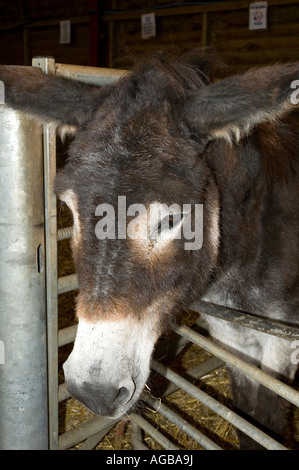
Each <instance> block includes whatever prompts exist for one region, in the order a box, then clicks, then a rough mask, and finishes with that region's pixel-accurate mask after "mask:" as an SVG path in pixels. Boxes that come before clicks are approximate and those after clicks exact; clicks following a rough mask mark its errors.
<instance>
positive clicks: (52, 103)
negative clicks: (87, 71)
mask: <svg viewBox="0 0 299 470" xmlns="http://www.w3.org/2000/svg"><path fill="white" fill-rule="evenodd" d="M0 80H1V81H2V82H3V83H4V89H5V104H6V105H8V106H9V107H11V108H13V109H16V110H20V111H22V112H24V113H26V114H27V115H29V116H31V117H33V118H36V119H38V120H40V121H41V122H43V123H50V124H53V125H54V126H55V127H57V128H59V127H62V126H63V127H64V126H68V127H71V128H72V131H76V129H77V128H78V127H80V126H81V125H82V124H84V123H85V122H86V121H87V120H88V119H90V117H91V116H92V114H93V113H94V112H95V110H96V109H97V108H98V107H99V106H100V105H101V104H102V103H103V101H104V100H105V99H106V98H107V97H108V96H109V94H110V93H111V90H112V89H113V85H106V86H103V87H97V86H93V85H86V84H85V83H81V82H77V81H74V80H69V79H67V78H63V77H55V76H53V75H45V74H44V73H43V72H42V71H41V69H40V68H38V67H20V66H10V65H9V66H8V65H0Z"/></svg>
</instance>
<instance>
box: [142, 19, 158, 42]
mask: <svg viewBox="0 0 299 470" xmlns="http://www.w3.org/2000/svg"><path fill="white" fill-rule="evenodd" d="M153 36H156V17H155V13H147V14H146V15H141V37H142V39H148V38H151V37H153Z"/></svg>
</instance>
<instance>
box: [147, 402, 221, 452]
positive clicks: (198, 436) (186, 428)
mask: <svg viewBox="0 0 299 470" xmlns="http://www.w3.org/2000/svg"><path fill="white" fill-rule="evenodd" d="M142 400H144V401H145V402H146V403H148V404H149V405H150V406H152V407H153V408H154V410H155V411H158V412H159V413H161V414H162V415H163V416H165V417H166V418H167V419H169V421H171V422H172V423H174V424H175V425H176V426H178V427H179V428H180V429H181V430H182V431H183V432H185V433H186V434H188V436H190V437H191V438H192V439H194V440H195V441H196V442H198V443H199V444H200V445H201V446H202V447H203V448H204V449H208V450H222V449H221V447H219V446H218V445H217V444H215V442H214V441H212V440H211V439H209V438H208V437H207V436H205V435H204V434H203V433H202V432H200V431H198V429H196V428H195V427H194V426H192V425H191V424H190V423H188V421H186V420H185V419H184V418H182V417H181V416H179V415H178V414H177V413H175V412H174V411H172V410H171V409H170V408H168V406H166V405H164V403H161V401H159V400H156V399H154V398H153V397H150V396H149V395H146V394H143V395H142Z"/></svg>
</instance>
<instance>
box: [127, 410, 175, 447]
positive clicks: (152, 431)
mask: <svg viewBox="0 0 299 470" xmlns="http://www.w3.org/2000/svg"><path fill="white" fill-rule="evenodd" d="M130 420H131V421H133V422H134V423H136V424H138V426H140V427H141V428H142V429H143V430H144V431H145V432H147V433H148V434H149V435H150V436H152V438H153V439H155V441H157V442H158V443H159V444H161V446H163V447H164V449H166V450H179V448H178V447H177V446H175V445H174V444H173V443H172V442H171V441H170V440H169V439H167V437H165V436H163V434H161V433H160V431H158V430H157V429H156V428H154V426H152V425H151V424H150V423H148V422H147V421H146V420H145V419H144V418H142V416H139V415H137V414H136V413H132V414H131V415H130Z"/></svg>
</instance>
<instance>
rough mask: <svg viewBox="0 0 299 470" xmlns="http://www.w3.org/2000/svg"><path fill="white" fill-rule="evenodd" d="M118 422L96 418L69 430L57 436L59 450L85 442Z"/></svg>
mask: <svg viewBox="0 0 299 470" xmlns="http://www.w3.org/2000/svg"><path fill="white" fill-rule="evenodd" d="M118 422H119V419H114V420H113V419H111V418H105V417H104V416H96V417H95V418H93V419H90V420H89V421H87V422H86V423H83V424H81V426H77V427H76V428H73V429H71V430H70V431H67V432H65V433H64V434H61V435H60V436H59V449H60V450H66V449H70V448H71V447H73V446H75V445H77V444H79V443H80V442H82V441H85V440H86V439H87V438H89V437H90V436H93V435H94V434H96V433H97V432H100V431H103V430H104V429H107V428H110V427H111V426H112V425H114V424H116V423H118Z"/></svg>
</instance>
